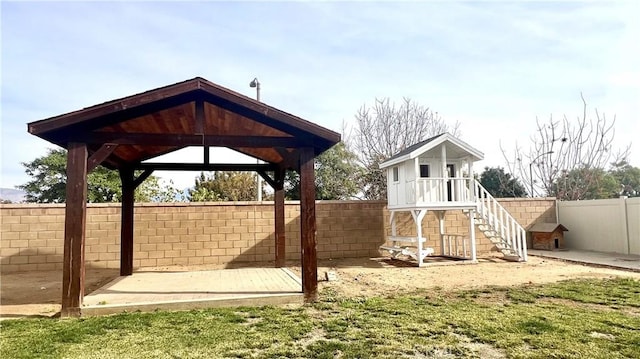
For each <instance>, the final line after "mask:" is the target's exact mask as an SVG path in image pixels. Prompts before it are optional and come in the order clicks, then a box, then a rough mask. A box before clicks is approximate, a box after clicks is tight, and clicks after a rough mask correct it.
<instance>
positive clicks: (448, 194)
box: [407, 177, 475, 203]
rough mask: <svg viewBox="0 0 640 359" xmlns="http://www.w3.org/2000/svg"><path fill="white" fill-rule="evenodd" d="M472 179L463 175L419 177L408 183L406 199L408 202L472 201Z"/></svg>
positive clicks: (473, 198)
mask: <svg viewBox="0 0 640 359" xmlns="http://www.w3.org/2000/svg"><path fill="white" fill-rule="evenodd" d="M473 181H474V180H472V179H470V178H464V177H450V178H438V177H429V178H420V179H418V180H417V181H415V182H413V181H411V183H409V184H408V185H409V186H408V187H409V188H410V190H409V191H408V192H407V201H408V202H409V203H411V202H413V203H428V202H474V200H475V197H474V189H473ZM410 200H411V201H410ZM414 201H415V202H414Z"/></svg>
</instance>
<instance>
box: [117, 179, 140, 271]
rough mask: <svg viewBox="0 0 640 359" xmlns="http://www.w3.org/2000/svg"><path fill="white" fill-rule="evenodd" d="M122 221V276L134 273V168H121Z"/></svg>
mask: <svg viewBox="0 0 640 359" xmlns="http://www.w3.org/2000/svg"><path fill="white" fill-rule="evenodd" d="M119 172H120V180H121V181H122V212H121V213H122V217H121V218H122V219H121V223H120V275H121V276H125V275H131V274H132V273H133V201H134V191H135V189H136V186H135V179H134V171H133V168H121V169H120V170H119Z"/></svg>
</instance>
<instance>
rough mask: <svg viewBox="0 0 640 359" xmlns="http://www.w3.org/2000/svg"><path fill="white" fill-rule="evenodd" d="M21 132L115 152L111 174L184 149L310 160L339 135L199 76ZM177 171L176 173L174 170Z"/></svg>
mask: <svg viewBox="0 0 640 359" xmlns="http://www.w3.org/2000/svg"><path fill="white" fill-rule="evenodd" d="M28 131H29V133H31V134H33V135H36V136H38V137H40V138H43V139H45V140H47V141H50V142H53V143H55V144H58V145H60V146H62V147H64V148H67V145H68V143H70V142H83V143H86V144H87V149H88V151H89V155H91V154H93V153H95V152H97V151H98V150H99V149H100V148H101V147H102V145H104V144H107V143H108V144H114V145H117V148H115V149H114V150H113V152H111V153H110V154H109V155H108V157H106V158H105V159H104V161H103V162H102V164H103V165H105V166H106V167H109V168H112V169H115V168H120V167H122V166H125V165H131V164H137V163H140V162H142V161H145V160H148V159H151V158H153V157H156V156H159V155H162V154H165V153H169V152H172V151H175V150H178V149H181V148H183V147H186V146H212V147H215V146H221V147H228V148H232V149H234V150H237V151H239V152H242V153H245V154H247V155H250V156H253V157H256V158H259V159H260V160H262V161H265V162H268V163H271V164H276V165H284V166H285V167H287V168H294V167H295V166H292V164H291V163H288V162H287V161H288V158H289V157H291V156H290V153H291V152H292V151H294V150H295V149H296V148H300V147H311V148H313V150H314V153H315V155H316V156H317V155H318V154H320V153H322V152H324V151H325V150H327V149H328V148H330V147H331V146H333V145H334V144H335V143H337V142H339V141H340V135H339V134H338V133H335V132H333V131H331V130H328V129H326V128H324V127H321V126H318V125H316V124H314V123H311V122H308V121H305V120H303V119H301V118H299V117H297V116H294V115H291V114H289V113H286V112H283V111H281V110H278V109H276V108H274V107H271V106H269V105H266V104H264V103H261V102H258V101H256V100H254V99H251V98H249V97H247V96H244V95H241V94H239V93H237V92H234V91H231V90H229V89H226V88H224V87H222V86H219V85H216V84H214V83H212V82H209V81H207V80H205V79H203V78H201V77H196V78H194V79H191V80H187V81H184V82H179V83H176V84H173V85H169V86H165V87H161V88H157V89H154V90H150V91H146V92H143V93H140V94H136V95H133V96H128V97H124V98H121V99H117V100H113V101H108V102H105V103H102V104H99V105H95V106H91V107H88V108H85V109H82V110H78V111H74V112H70V113H67V114H63V115H59V116H55V117H51V118H48V119H44V120H41V121H36V122H32V123H29V124H28ZM176 169H178V168H176Z"/></svg>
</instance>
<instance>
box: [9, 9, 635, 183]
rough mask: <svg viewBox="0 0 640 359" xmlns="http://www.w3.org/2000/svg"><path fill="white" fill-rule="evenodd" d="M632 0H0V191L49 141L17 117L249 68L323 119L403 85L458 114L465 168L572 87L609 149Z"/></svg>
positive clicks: (631, 33)
mask: <svg viewBox="0 0 640 359" xmlns="http://www.w3.org/2000/svg"><path fill="white" fill-rule="evenodd" d="M639 3H640V2H636V1H627V2H622V1H620V2H594V1H591V2H538V1H535V2H486V1H483V2H440V1H437V2H402V3H397V2H321V3H316V2H313V3H312V2H239V3H238V2H234V3H232V2H187V3H184V2H99V3H96V2H39V3H35V2H26V3H23V2H2V3H0V11H1V20H2V21H1V23H2V25H1V29H0V30H1V32H2V38H1V40H2V48H1V50H2V56H1V61H2V65H1V76H2V93H1V98H2V110H1V111H2V112H1V115H2V118H1V123H0V126H1V136H2V137H1V142H2V144H1V147H0V150H1V151H2V154H1V170H2V171H1V174H2V176H1V178H0V187H14V186H15V185H18V184H21V183H24V182H25V181H27V177H26V175H25V174H24V170H23V167H22V166H21V164H20V162H25V161H30V160H32V159H34V158H35V157H37V156H41V155H43V154H45V153H46V149H47V148H48V147H53V146H54V145H51V144H49V143H47V142H45V141H43V140H40V139H38V138H36V137H34V136H31V135H29V134H28V133H27V130H26V123H28V122H31V121H36V120H40V119H43V118H47V117H51V116H55V115H58V114H62V113H66V112H69V111H73V110H77V109H80V108H83V107H87V106H90V105H93V104H96V103H101V102H105V101H108V100H111V99H115V98H119V97H124V96H128V95H131V94H134V93H138V92H141V91H145V90H149V89H152V88H156V87H160V86H164V85H167V84H171V83H175V82H179V81H183V80H186V79H190V78H193V77H195V76H202V77H204V78H206V79H208V80H210V81H212V82H215V83H218V84H220V85H222V86H225V87H228V88H230V89H232V90H234V91H237V92H240V93H244V94H246V95H248V96H254V94H255V90H254V89H252V88H249V86H248V84H249V82H250V81H251V80H252V79H253V78H254V77H256V76H257V77H258V78H259V80H260V82H261V84H262V86H261V87H262V92H261V97H262V100H263V101H264V102H266V103H268V104H270V105H273V106H275V107H278V108H281V109H283V110H285V111H287V112H290V113H293V114H296V115H298V116H300V117H302V118H305V119H307V120H310V121H312V122H315V123H318V124H320V125H322V126H325V127H328V128H330V129H333V130H335V131H341V130H342V128H343V123H346V124H349V123H352V122H353V116H354V114H355V113H356V112H357V110H358V109H359V108H360V107H361V106H362V105H363V104H371V103H373V101H374V99H375V98H376V97H390V98H391V99H393V100H396V101H400V100H401V99H402V97H403V96H406V97H410V98H412V99H413V100H415V101H417V102H419V103H421V104H423V105H425V106H429V107H430V108H431V109H433V110H434V111H437V112H438V113H439V114H440V115H441V116H442V118H443V119H445V120H446V121H451V122H452V123H453V122H455V121H459V122H460V123H461V132H462V135H461V137H462V139H463V140H465V141H466V142H468V143H469V144H471V145H472V146H474V147H476V148H478V149H480V150H481V151H483V152H484V153H485V160H484V161H483V162H481V163H479V164H477V165H476V170H481V169H482V167H484V166H496V165H500V166H504V165H505V164H504V160H503V157H502V155H501V152H500V148H499V143H500V142H502V144H503V146H505V147H507V148H512V147H513V145H514V144H515V142H516V141H518V142H519V143H520V144H522V145H525V146H526V145H527V144H528V139H529V136H530V135H532V134H533V133H534V130H535V119H536V117H539V118H540V119H542V120H545V119H548V118H549V116H550V115H553V116H554V118H558V119H559V118H561V117H562V116H563V115H564V114H566V115H567V116H568V117H569V118H575V117H577V116H578V115H580V114H581V113H582V103H581V100H580V93H581V92H582V93H583V94H584V97H585V99H586V100H587V103H588V105H589V108H590V112H589V114H590V115H591V114H593V109H594V108H597V109H598V111H599V112H600V113H604V114H605V115H606V116H607V118H608V119H611V118H613V116H614V115H615V116H616V131H617V132H616V145H617V146H618V147H623V146H625V145H627V144H630V143H632V142H633V141H634V140H635V142H637V138H638V133H640V65H639V64H640V46H639V45H638V44H640V24H639V22H638V21H637V20H636V17H637V14H639V13H640V6H639V5H638V4H639ZM185 156H187V155H185ZM630 159H631V162H632V164H633V165H635V166H640V144H638V143H635V144H632V153H631V157H630ZM161 175H163V176H166V174H161ZM194 176H195V173H182V174H177V175H175V176H174V177H173V179H174V181H175V183H176V184H177V185H178V186H180V187H186V186H190V185H192V183H193V177H194Z"/></svg>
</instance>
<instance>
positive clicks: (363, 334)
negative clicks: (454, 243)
mask: <svg viewBox="0 0 640 359" xmlns="http://www.w3.org/2000/svg"><path fill="white" fill-rule="evenodd" d="M0 326H1V329H0V335H1V339H0V357H1V358H42V357H46V358H221V357H223V358H227V357H231V358H295V357H299V358H334V357H341V358H456V357H479V358H504V357H509V358H607V359H613V358H640V281H635V280H631V279H607V280H598V279H589V280H571V281H566V282H560V283H556V284H550V285H543V286H524V287H513V288H486V289H482V290H473V291H460V292H444V291H442V290H437V289H436V290H430V291H424V292H418V293H411V294H398V295H397V296H394V297H389V298H366V299H365V298H340V297H337V296H335V295H334V294H333V293H331V292H328V291H325V292H323V293H322V295H321V301H320V302H318V303H316V304H314V305H310V306H305V307H302V308H298V309H283V308H273V307H262V308H252V307H251V308H232V309H212V310H198V311H190V312H173V313H172V312H154V313H133V314H121V315H113V316H107V317H97V318H81V319H65V320H57V319H20V320H5V321H3V322H0Z"/></svg>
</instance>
